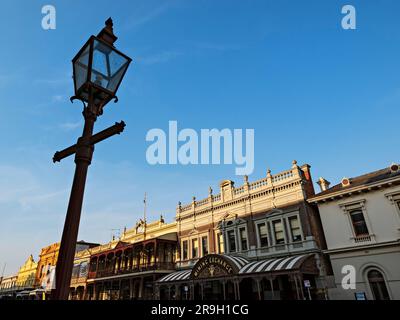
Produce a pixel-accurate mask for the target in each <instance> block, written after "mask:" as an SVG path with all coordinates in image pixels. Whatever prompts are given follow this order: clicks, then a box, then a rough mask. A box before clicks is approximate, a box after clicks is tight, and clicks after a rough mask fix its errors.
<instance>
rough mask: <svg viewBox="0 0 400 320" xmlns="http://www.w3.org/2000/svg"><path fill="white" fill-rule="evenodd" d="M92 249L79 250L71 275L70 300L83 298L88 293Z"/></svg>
mask: <svg viewBox="0 0 400 320" xmlns="http://www.w3.org/2000/svg"><path fill="white" fill-rule="evenodd" d="M89 263H90V249H89V248H88V249H84V250H80V251H77V252H76V254H75V258H74V267H73V269H72V275H71V287H70V295H69V299H70V300H83V299H84V297H85V294H86V281H87V276H88V273H89Z"/></svg>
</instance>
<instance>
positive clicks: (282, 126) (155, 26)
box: [0, 0, 400, 274]
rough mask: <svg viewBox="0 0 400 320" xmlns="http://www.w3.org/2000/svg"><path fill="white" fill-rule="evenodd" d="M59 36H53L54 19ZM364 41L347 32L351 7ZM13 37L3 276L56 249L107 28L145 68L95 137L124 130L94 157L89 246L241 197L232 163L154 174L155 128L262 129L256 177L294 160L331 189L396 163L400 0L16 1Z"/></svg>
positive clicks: (6, 29) (1, 167)
mask: <svg viewBox="0 0 400 320" xmlns="http://www.w3.org/2000/svg"><path fill="white" fill-rule="evenodd" d="M45 4H52V5H54V6H55V7H56V9H57V29H56V30H50V31H44V30H43V29H42V28H41V19H42V17H43V15H42V14H41V8H42V6H43V5H45ZM345 4H352V5H354V6H355V8H356V10H357V29H356V30H343V29H342V28H341V19H342V17H343V15H342V14H341V8H342V6H343V5H345ZM1 6H2V8H1V11H0V28H1V30H2V31H3V42H2V50H0V97H1V102H0V110H1V116H0V136H1V139H0V150H1V157H0V219H1V220H0V221H1V222H0V268H3V265H4V263H5V262H6V263H7V267H6V272H5V273H6V274H10V273H12V272H16V271H17V269H18V267H19V266H20V265H21V264H22V263H23V262H24V260H25V259H26V258H27V257H28V255H29V254H31V253H32V254H33V255H34V257H35V258H37V255H38V253H39V251H40V248H41V247H43V246H46V245H48V244H50V243H53V242H56V241H59V239H60V237H61V232H62V226H63V223H64V218H65V212H66V207H67V202H68V197H69V190H70V187H71V183H72V175H73V171H74V163H73V158H72V157H71V158H68V159H66V160H64V161H62V162H61V163H60V164H53V163H52V161H51V158H52V155H53V153H54V152H55V151H57V150H60V149H62V148H64V147H67V146H69V145H70V144H71V143H74V142H75V141H76V138H77V137H78V136H79V135H80V133H81V129H82V116H81V105H80V103H75V104H71V103H70V102H69V97H70V96H71V95H73V84H72V80H71V69H72V68H71V59H72V58H73V56H74V55H75V54H76V52H77V51H78V50H79V48H80V47H81V46H82V45H83V43H84V42H85V41H86V40H87V38H88V37H89V36H90V35H91V34H97V33H98V32H99V31H100V29H101V28H102V27H103V24H104V21H105V20H106V19H107V18H108V17H109V16H111V17H112V18H113V19H114V31H115V33H116V35H117V36H118V37H119V40H118V41H117V43H116V46H117V47H118V48H119V49H120V50H121V51H123V52H125V53H126V54H128V55H129V56H131V57H132V58H133V59H134V61H133V64H132V65H131V67H130V69H129V70H128V73H127V75H126V77H125V79H124V81H123V83H122V85H121V87H120V89H119V92H118V96H119V103H117V104H110V105H108V106H107V107H106V110H105V113H104V115H103V116H102V117H101V118H100V119H99V120H98V121H97V123H96V131H100V130H101V129H103V128H105V127H107V126H109V125H112V124H113V123H114V122H115V121H120V120H124V121H125V122H126V123H127V127H126V130H125V132H124V133H123V134H122V135H120V136H116V137H113V138H111V139H109V140H107V141H104V142H102V143H101V144H99V145H98V146H97V147H96V151H95V154H94V161H93V163H92V165H91V167H90V168H89V175H88V183H87V189H86V194H85V202H84V208H83V212H82V219H81V226H80V233H79V239H82V240H86V241H92V242H106V241H108V240H109V239H110V238H111V233H112V231H111V230H110V229H114V228H121V229H122V228H123V227H124V226H127V227H128V228H129V227H132V226H133V225H134V224H135V222H136V221H137V219H139V218H140V217H141V216H142V214H143V202H142V200H143V194H144V192H145V191H146V192H147V194H148V216H149V219H156V218H158V217H159V215H160V214H163V215H164V216H165V217H166V218H167V220H168V221H172V220H173V218H174V215H175V208H176V204H177V203H178V201H182V202H183V203H188V202H190V201H191V198H192V196H193V195H195V196H197V197H198V198H199V199H200V198H203V197H205V196H206V195H207V190H208V186H212V187H213V189H214V190H218V183H219V181H221V180H223V179H232V180H234V181H235V182H236V184H237V185H240V184H241V183H242V178H241V177H236V176H235V174H234V172H235V171H234V167H235V166H234V165H208V166H205V165H198V166H182V165H175V166H172V165H166V166H150V165H149V164H147V162H146V158H145V153H146V149H147V147H148V146H149V143H148V142H146V141H145V136H146V133H147V132H148V130H150V129H152V128H162V129H164V130H167V128H168V121H170V120H177V121H178V126H179V127H180V128H181V129H182V128H193V129H195V130H200V129H202V128H206V129H207V128H210V129H211V128H218V129H223V128H231V129H234V128H243V129H245V128H252V129H254V130H255V170H254V173H253V174H252V175H251V176H250V180H256V179H260V178H262V177H264V176H265V174H266V170H267V168H271V170H272V172H273V173H274V172H279V171H282V170H286V169H289V168H290V165H291V161H292V160H293V159H297V160H298V162H299V163H300V164H302V163H309V164H310V165H311V166H312V174H313V177H314V180H316V179H317V178H318V177H319V176H324V177H325V178H327V179H328V180H330V181H332V182H333V183H335V182H337V181H339V180H340V179H341V178H342V177H343V176H350V177H351V176H355V175H359V174H362V173H365V172H368V171H372V170H375V169H379V168H382V167H386V166H388V165H389V164H390V163H392V162H396V161H399V158H400V149H399V148H398V142H399V139H398V137H399V135H398V119H399V115H400V108H399V102H400V73H399V70H400V59H399V57H400V33H399V30H400V20H399V19H398V12H399V10H400V3H399V2H398V1H395V0H393V1H390V0H386V1H379V2H378V1H366V0H364V1H354V0H352V1H335V0H329V1H317V0H315V1H306V0H303V1H279V2H278V1H232V0H229V1H222V0H221V1H179V0H176V1H153V0H150V1H148V0H146V1H132V0H129V1H128V0H127V1H122V0H121V1H114V2H110V1H96V5H93V2H89V1H77V0H70V1H46V2H43V1H3V2H2V4H1Z"/></svg>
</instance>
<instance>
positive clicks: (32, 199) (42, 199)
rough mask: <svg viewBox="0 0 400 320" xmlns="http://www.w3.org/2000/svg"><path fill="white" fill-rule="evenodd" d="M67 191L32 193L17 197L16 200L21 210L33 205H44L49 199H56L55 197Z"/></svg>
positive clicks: (30, 207)
mask: <svg viewBox="0 0 400 320" xmlns="http://www.w3.org/2000/svg"><path fill="white" fill-rule="evenodd" d="M67 193H68V190H67V189H65V190H59V191H53V192H44V193H43V192H40V193H38V194H34V195H27V196H22V197H21V198H19V201H18V202H19V204H20V205H21V208H22V209H23V210H28V209H32V208H33V207H42V206H46V205H48V204H49V202H50V201H51V200H56V199H57V198H60V196H65V195H67ZM63 198H64V197H63Z"/></svg>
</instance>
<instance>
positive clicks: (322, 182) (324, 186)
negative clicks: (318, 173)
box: [317, 177, 331, 192]
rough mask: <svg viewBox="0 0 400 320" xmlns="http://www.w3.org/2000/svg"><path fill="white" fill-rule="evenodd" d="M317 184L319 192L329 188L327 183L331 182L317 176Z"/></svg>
mask: <svg viewBox="0 0 400 320" xmlns="http://www.w3.org/2000/svg"><path fill="white" fill-rule="evenodd" d="M317 183H318V185H319V187H320V188H321V192H323V191H325V190H327V189H329V185H330V184H331V183H330V182H329V181H328V180H326V179H324V178H322V177H321V178H319V179H318V182H317Z"/></svg>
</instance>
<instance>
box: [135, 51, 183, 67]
mask: <svg viewBox="0 0 400 320" xmlns="http://www.w3.org/2000/svg"><path fill="white" fill-rule="evenodd" d="M180 55H182V53H181V52H178V51H163V52H160V53H156V54H153V55H149V56H145V57H138V58H137V59H136V61H137V62H138V63H141V64H145V65H152V64H157V63H165V62H168V61H170V60H172V59H175V58H176V57H178V56H180Z"/></svg>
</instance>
